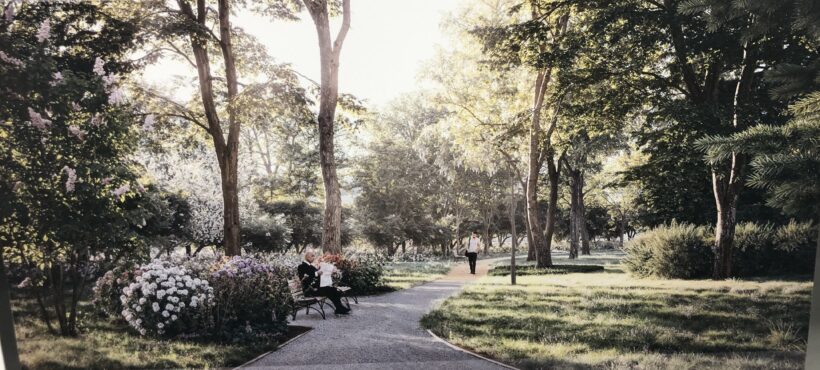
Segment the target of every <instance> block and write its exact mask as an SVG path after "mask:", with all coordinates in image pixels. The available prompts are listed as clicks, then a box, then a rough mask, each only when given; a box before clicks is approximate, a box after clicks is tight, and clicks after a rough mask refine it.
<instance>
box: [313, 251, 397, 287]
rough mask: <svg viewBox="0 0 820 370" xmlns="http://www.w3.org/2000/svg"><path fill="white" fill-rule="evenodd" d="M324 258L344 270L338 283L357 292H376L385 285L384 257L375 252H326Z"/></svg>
mask: <svg viewBox="0 0 820 370" xmlns="http://www.w3.org/2000/svg"><path fill="white" fill-rule="evenodd" d="M322 258H323V259H324V260H325V261H327V262H330V263H333V264H334V265H336V268H338V269H339V270H340V271H341V272H342V277H341V279H340V280H339V282H338V285H343V286H348V287H350V289H351V290H352V291H353V292H354V293H355V294H370V293H375V292H378V291H380V290H382V289H383V288H384V286H385V282H384V259H383V258H382V257H379V256H377V255H374V254H356V255H348V256H344V255H338V254H325V255H324V256H323V257H322Z"/></svg>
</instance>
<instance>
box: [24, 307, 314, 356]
mask: <svg viewBox="0 0 820 370" xmlns="http://www.w3.org/2000/svg"><path fill="white" fill-rule="evenodd" d="M12 308H13V313H14V321H15V332H16V335H17V345H18V349H19V352H20V360H21V362H22V364H23V368H24V369H122V368H149V369H168V368H224V367H235V366H239V365H241V364H243V363H245V362H247V361H250V360H251V359H253V358H255V357H256V356H258V355H260V354H262V353H264V352H267V351H270V350H273V349H275V348H276V347H277V345H278V344H279V342H268V341H265V342H258V343H243V344H223V343H213V342H210V343H208V342H199V341H192V340H157V339H152V338H146V337H141V336H139V335H138V334H133V333H132V332H131V330H130V327H129V326H128V325H127V324H126V323H124V322H112V321H109V320H108V319H106V318H102V317H99V316H98V315H96V314H92V313H91V312H92V307H91V305H90V304H89V303H88V302H81V306H80V312H81V313H83V314H82V315H81V321H80V325H81V326H80V329H81V334H80V335H79V336H77V337H61V336H57V335H52V334H50V333H48V331H47V329H46V327H45V325H44V324H43V323H42V322H41V320H40V319H39V317H38V316H35V312H36V311H35V306H34V302H33V301H32V300H29V299H24V298H20V297H19V296H17V295H15V299H13V300H12ZM306 330H309V329H308V328H302V327H291V332H290V333H288V336H287V337H286V338H282V339H281V340H282V341H285V340H287V339H289V338H291V337H293V336H296V335H298V334H300V333H302V332H304V331H306Z"/></svg>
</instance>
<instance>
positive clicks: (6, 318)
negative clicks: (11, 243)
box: [0, 246, 20, 369]
mask: <svg viewBox="0 0 820 370" xmlns="http://www.w3.org/2000/svg"><path fill="white" fill-rule="evenodd" d="M4 248H5V246H0V355H2V358H0V361H2V362H0V365H4V368H6V369H19V368H20V357H19V355H18V354H17V339H16V338H15V335H14V318H13V317H12V314H11V287H10V286H9V281H8V279H7V277H6V268H5V266H6V265H5V262H4V261H3V249H4Z"/></svg>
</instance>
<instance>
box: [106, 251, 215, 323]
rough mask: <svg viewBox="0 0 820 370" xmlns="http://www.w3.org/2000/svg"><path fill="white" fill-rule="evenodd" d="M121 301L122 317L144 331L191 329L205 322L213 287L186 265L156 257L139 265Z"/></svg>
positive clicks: (211, 300)
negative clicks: (204, 315) (181, 265)
mask: <svg viewBox="0 0 820 370" xmlns="http://www.w3.org/2000/svg"><path fill="white" fill-rule="evenodd" d="M120 301H121V302H122V304H123V307H124V308H123V310H122V315H123V317H124V318H125V320H126V321H128V323H129V324H130V325H131V326H132V327H133V328H134V329H136V330H137V331H138V332H139V333H140V334H142V335H175V334H180V333H192V332H194V331H196V329H197V328H199V327H201V326H202V325H203V324H204V321H205V320H203V319H202V317H201V315H202V314H203V313H204V312H205V311H206V309H207V308H209V306H210V305H211V304H212V302H213V288H211V286H210V284H209V283H208V281H207V280H203V279H200V278H198V277H193V276H191V273H190V271H189V270H188V269H187V268H185V267H179V266H175V265H174V264H173V263H172V262H169V261H164V260H154V261H151V263H149V264H147V265H143V266H142V267H140V269H139V270H138V271H137V272H136V274H135V277H134V282H132V283H131V284H129V285H128V286H127V287H125V288H124V289H123V290H122V295H121V296H120Z"/></svg>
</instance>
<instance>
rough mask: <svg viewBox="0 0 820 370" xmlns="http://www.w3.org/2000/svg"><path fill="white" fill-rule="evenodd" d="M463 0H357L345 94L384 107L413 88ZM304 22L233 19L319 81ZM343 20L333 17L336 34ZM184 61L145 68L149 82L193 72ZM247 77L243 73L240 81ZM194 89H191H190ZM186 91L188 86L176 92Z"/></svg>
mask: <svg viewBox="0 0 820 370" xmlns="http://www.w3.org/2000/svg"><path fill="white" fill-rule="evenodd" d="M462 1H464V0H414V1H406V0H353V1H352V2H351V8H352V18H351V27H350V32H349V33H348V36H347V39H346V40H345V44H344V47H343V49H342V56H341V66H340V69H339V88H340V92H345V93H352V94H354V95H355V96H357V97H358V98H360V99H365V100H366V101H367V103H368V105H370V106H380V105H383V104H384V103H386V102H389V101H390V100H391V99H393V98H395V97H396V96H398V95H400V94H402V93H406V92H409V91H413V90H415V89H416V85H417V84H418V81H417V76H418V72H419V68H420V66H421V64H422V63H423V62H424V61H425V60H428V59H430V58H431V57H432V56H433V53H434V51H435V48H436V47H437V45H438V46H441V47H445V48H446V47H447V40H446V38H445V37H444V34H443V32H442V31H441V29H440V27H439V24H440V22H441V21H442V19H443V17H444V16H445V15H446V14H447V13H448V12H450V11H452V10H454V9H456V8H457V7H458V4H459V3H461V2H462ZM300 17H301V20H300V21H295V22H293V21H276V22H271V20H270V19H269V18H266V17H262V16H260V15H257V14H251V12H249V11H242V12H240V13H239V14H237V16H236V17H235V18H234V19H233V23H234V25H235V26H238V27H242V28H243V29H244V30H245V31H247V32H249V33H250V34H252V35H254V36H256V37H257V38H258V39H259V41H260V42H261V43H262V44H264V45H265V46H266V47H267V48H268V53H269V54H270V55H271V56H272V57H273V58H275V61H276V62H280V63H291V64H292V65H293V68H294V69H295V70H296V71H297V72H299V73H301V74H303V75H305V76H307V77H309V78H311V79H313V80H316V81H318V80H319V48H318V45H317V40H316V30H315V28H314V26H313V22H312V20H311V19H310V15H308V14H307V12H303V13H302V14H300ZM339 22H340V18H336V19H333V20H332V22H331V25H332V27H333V30H334V31H333V32H332V34H333V36H334V37H335V30H337V29H338V26H339ZM195 73H196V71H195V70H194V69H193V68H191V67H190V66H187V65H186V64H185V63H184V62H182V61H176V60H170V59H166V60H161V61H159V62H158V63H156V64H154V65H151V66H149V67H148V68H146V69H145V71H144V77H145V79H146V81H148V82H150V83H152V84H157V85H164V84H167V83H168V81H170V80H171V79H172V78H173V77H174V76H194V75H195ZM241 78H242V76H240V79H241ZM191 92H192V91H191ZM182 93H187V92H186V90H185V89H181V90H178V91H177V94H182Z"/></svg>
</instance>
